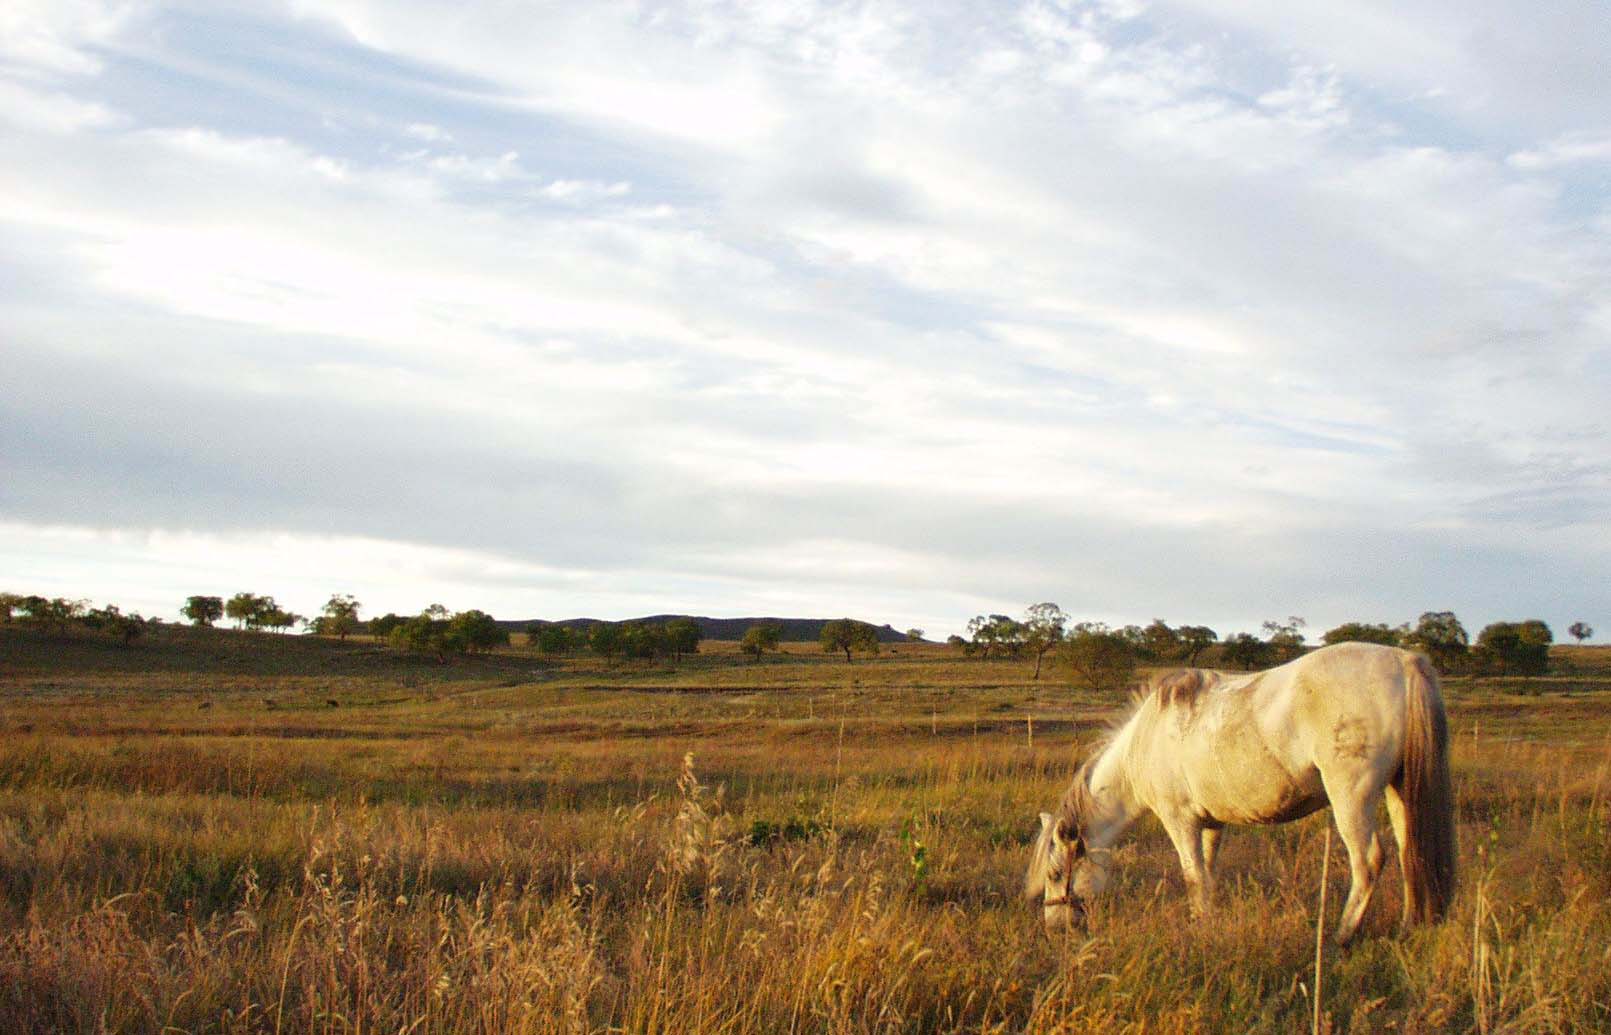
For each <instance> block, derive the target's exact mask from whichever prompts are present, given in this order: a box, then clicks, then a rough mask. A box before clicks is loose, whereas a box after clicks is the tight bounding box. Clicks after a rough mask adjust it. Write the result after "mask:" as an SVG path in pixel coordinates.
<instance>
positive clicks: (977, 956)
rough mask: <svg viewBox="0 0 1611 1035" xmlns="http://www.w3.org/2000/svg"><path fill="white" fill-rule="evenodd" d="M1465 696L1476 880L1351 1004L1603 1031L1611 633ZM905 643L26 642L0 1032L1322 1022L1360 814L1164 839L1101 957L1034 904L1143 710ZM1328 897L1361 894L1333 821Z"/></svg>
mask: <svg viewBox="0 0 1611 1035" xmlns="http://www.w3.org/2000/svg"><path fill="white" fill-rule="evenodd" d="M1555 659H1556V663H1557V667H1558V668H1560V669H1563V670H1564V671H1563V672H1562V674H1560V675H1557V676H1555V677H1551V678H1549V679H1544V680H1533V681H1515V682H1512V683H1502V682H1481V683H1469V682H1461V681H1449V682H1448V683H1447V684H1446V688H1445V689H1446V694H1447V696H1448V698H1449V700H1450V707H1451V721H1452V728H1453V731H1454V738H1453V740H1454V747H1453V760H1454V767H1455V780H1456V791H1457V796H1458V798H1459V836H1460V854H1461V865H1462V869H1461V888H1460V893H1459V896H1458V898H1457V901H1456V903H1455V907H1454V910H1453V914H1452V916H1451V917H1450V919H1449V920H1448V921H1447V922H1446V923H1444V924H1442V925H1440V926H1438V927H1435V928H1426V929H1419V930H1415V931H1412V932H1410V933H1409V934H1407V935H1401V934H1398V933H1396V932H1395V930H1394V920H1395V919H1396V916H1397V907H1398V901H1399V890H1398V887H1397V868H1396V863H1394V862H1390V863H1389V867H1388V870H1387V872H1386V874H1385V879H1384V881H1383V882H1382V883H1381V885H1380V886H1379V888H1378V891H1377V898H1376V901H1375V902H1374V904H1373V906H1372V909H1371V912H1370V914H1369V918H1368V920H1367V927H1366V934H1365V936H1364V937H1363V938H1362V939H1361V941H1360V942H1359V943H1357V944H1356V945H1355V946H1354V947H1352V948H1351V949H1349V950H1346V951H1343V952H1337V951H1334V950H1331V949H1329V948H1328V950H1327V955H1326V959H1325V970H1324V979H1323V991H1322V993H1321V1001H1320V1012H1321V1024H1322V1026H1324V1027H1327V1028H1329V1029H1330V1030H1333V1031H1350V1032H1385V1031H1394V1032H1441V1031H1456V1032H1480V1033H1484V1035H1487V1033H1491V1032H1494V1033H1496V1032H1568V1031H1572V1032H1576V1031H1607V1030H1611V904H1608V898H1611V825H1608V818H1611V651H1608V650H1604V649H1597V648H1557V652H1556V655H1555ZM1029 672H1030V665H1028V664H1026V663H1023V662H1015V661H1001V662H996V661H992V662H981V661H973V660H964V659H961V658H959V657H957V656H955V655H953V654H951V653H949V652H948V651H947V650H945V649H944V648H940V647H935V646H928V645H916V646H914V645H902V646H899V647H897V648H895V649H894V651H893V652H892V651H890V650H888V649H886V651H885V653H884V654H882V655H881V656H880V657H878V658H876V659H869V660H860V659H858V660H857V661H856V662H855V663H854V664H846V663H845V662H844V660H843V658H833V657H826V656H822V655H819V654H817V653H815V652H814V651H812V652H807V651H806V649H805V647H803V646H800V647H794V648H792V652H791V653H789V654H787V655H786V656H784V657H781V658H770V659H767V660H766V661H764V662H763V663H760V664H752V663H750V662H748V661H747V660H744V659H742V658H741V657H740V656H739V655H738V654H736V653H735V652H734V650H733V647H732V645H731V644H706V645H704V647H703V649H702V651H701V653H700V654H699V655H698V656H696V657H693V658H691V659H687V660H685V661H684V662H683V663H682V664H681V665H679V666H676V667H671V666H665V665H646V664H642V663H638V664H628V663H621V664H618V665H616V666H613V667H608V666H605V665H603V664H602V663H600V662H598V661H596V660H594V659H590V658H578V659H574V660H565V661H560V662H546V661H542V660H539V659H537V658H535V657H533V656H530V655H527V654H525V653H523V652H522V651H520V650H519V649H518V648H517V649H514V650H511V651H508V652H505V653H502V654H497V655H492V656H484V657H472V658H464V659H454V660H452V661H450V662H449V663H446V664H438V663H436V662H434V661H432V660H417V659H410V658H406V657H403V656H400V655H397V654H395V653H392V652H390V651H388V650H385V649H383V648H380V647H377V646H375V645H372V644H366V643H361V642H350V643H347V644H337V643H334V642H325V641H316V640H310V639H308V638H291V637H273V636H269V635H260V634H244V633H232V632H223V631H218V632H213V631H204V630H195V631H192V630H180V629H171V630H168V631H167V632H165V633H163V634H162V636H160V637H158V638H155V639H153V640H152V641H151V642H148V643H142V644H137V645H135V646H134V647H131V648H126V649H125V648H121V647H118V646H115V645H112V644H110V643H100V642H94V641H88V640H82V639H78V640H56V639H46V638H41V637H39V636H38V635H37V634H35V633H29V632H23V631H19V630H16V629H14V628H12V629H8V628H0V730H3V731H4V732H3V735H0V1031H4V1032H46V1031H70V1032H80V1031H81V1032H100V1031H105V1032H131V1033H132V1032H140V1033H159V1032H174V1031H183V1032H202V1031H206V1032H342V1033H349V1032H350V1033H354V1035H356V1033H361V1032H376V1033H388V1035H391V1033H399V1032H412V1033H421V1035H423V1033H432V1032H441V1033H465V1032H591V1031H612V1030H614V1031H630V1032H668V1033H672V1032H675V1033H691V1032H724V1033H741V1032H782V1031H814V1032H816V1031H820V1032H846V1033H849V1032H927V1031H1002V1032H1009V1031H1010V1032H1071V1033H1072V1032H1195V1031H1208V1032H1236V1033H1243V1032H1281V1033H1288V1032H1296V1031H1307V1030H1309V1029H1310V1025H1311V1020H1312V1014H1313V1010H1314V1004H1313V1000H1312V998H1311V997H1312V995H1313V988H1314V972H1313V965H1314V930H1315V912H1316V907H1317V904H1318V898H1319V894H1320V875H1321V871H1322V863H1323V859H1322V855H1323V850H1324V846H1325V845H1326V843H1327V839H1326V835H1325V830H1326V826H1325V824H1326V822H1327V820H1326V815H1325V814H1321V815H1320V816H1317V817H1313V818H1311V819H1309V820H1306V821H1303V822H1300V823H1296V824H1292V825H1289V826H1285V827H1278V828H1269V829H1260V830H1241V831H1232V832H1230V834H1229V836H1228V837H1227V839H1226V843H1225V848H1224V850H1223V852H1222V857H1221V862H1220V864H1219V869H1220V873H1221V881H1222V884H1221V889H1222V897H1221V903H1220V909H1219V912H1218V913H1217V914H1216V915H1215V917H1214V918H1213V919H1212V921H1211V922H1208V923H1204V924H1195V923H1193V922H1192V921H1191V920H1190V918H1189V916H1188V912H1187V909H1186V905H1185V902H1184V899H1183V895H1182V891H1181V886H1180V879H1179V873H1178V869H1177V867H1176V865H1175V863H1174V861H1173V853H1172V851H1171V850H1170V849H1169V847H1168V845H1167V842H1166V841H1165V839H1164V838H1163V835H1162V833H1161V832H1160V831H1159V829H1158V828H1157V826H1156V824H1154V823H1152V822H1151V821H1150V820H1149V821H1147V822H1144V823H1142V824H1140V825H1139V826H1138V828H1137V829H1136V831H1135V833H1134V834H1133V836H1132V837H1131V838H1129V840H1128V841H1127V842H1126V847H1124V848H1123V849H1122V850H1121V851H1120V852H1119V853H1118V862H1117V867H1116V869H1115V875H1114V883H1113V887H1112V889H1111V890H1110V892H1109V894H1108V895H1107V896H1106V897H1105V898H1104V899H1103V900H1101V901H1100V902H1099V903H1098V904H1097V905H1096V908H1095V909H1094V911H1093V915H1092V919H1091V926H1090V930H1089V932H1088V935H1087V936H1085V937H1075V938H1071V939H1064V940H1058V941H1055V942H1054V941H1051V940H1049V939H1047V938H1046V937H1045V935H1044V934H1042V932H1041V931H1040V929H1039V926H1038V922H1037V918H1036V911H1035V910H1032V909H1031V908H1029V907H1027V906H1026V905H1025V903H1024V902H1023V900H1022V898H1021V897H1020V894H1019V886H1020V883H1021V879H1022V873H1023V869H1024V865H1025V863H1026V861H1027V846H1028V843H1029V839H1030V836H1031V834H1032V833H1033V832H1034V829H1035V814H1036V812H1037V811H1038V810H1040V809H1042V808H1046V807H1049V806H1050V805H1051V803H1052V802H1054V801H1055V800H1056V798H1057V797H1058V795H1059V794H1060V792H1061V790H1062V787H1063V785H1064V783H1065V782H1066V781H1067V779H1068V776H1069V774H1070V772H1071V769H1072V765H1073V761H1074V759H1075V757H1076V755H1077V753H1078V750H1079V745H1080V744H1081V743H1088V742H1089V741H1090V740H1091V739H1092V737H1093V736H1094V735H1095V733H1096V731H1097V730H1099V729H1100V728H1101V726H1102V724H1103V723H1104V722H1105V721H1107V720H1109V719H1111V718H1112V717H1114V716H1116V715H1118V714H1120V713H1121V712H1122V709H1123V702H1122V701H1119V700H1116V699H1114V698H1112V697H1098V696H1094V695H1088V694H1082V693H1077V692H1075V691H1072V690H1070V689H1069V687H1068V685H1067V683H1066V680H1065V677H1064V675H1063V674H1062V673H1061V672H1059V671H1056V670H1053V671H1051V672H1049V673H1048V674H1047V675H1046V676H1045V677H1044V678H1043V679H1042V680H1041V681H1040V682H1039V683H1032V682H1030V681H1029V678H1028V677H1029ZM1329 874H1330V887H1329V890H1328V906H1327V909H1328V912H1329V913H1330V914H1331V919H1332V920H1334V919H1335V914H1336V909H1337V907H1338V905H1339V904H1340V902H1341V900H1342V897H1343V894H1344V893H1345V892H1346V866H1345V865H1344V863H1343V856H1342V852H1341V849H1340V846H1337V845H1336V844H1335V841H1334V839H1333V857H1332V859H1331V862H1330V865H1329Z"/></svg>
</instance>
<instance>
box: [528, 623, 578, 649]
mask: <svg viewBox="0 0 1611 1035" xmlns="http://www.w3.org/2000/svg"><path fill="white" fill-rule="evenodd" d="M526 635H527V636H528V637H529V638H530V640H531V643H532V644H533V645H534V646H535V647H536V648H537V653H538V654H545V655H548V656H549V657H553V656H554V655H557V654H569V653H570V652H571V651H573V650H575V649H576V645H577V642H578V640H577V638H576V637H575V636H573V635H572V634H571V629H570V627H569V626H565V625H556V624H554V623H553V622H542V623H539V624H536V625H532V626H528V627H527V629H526Z"/></svg>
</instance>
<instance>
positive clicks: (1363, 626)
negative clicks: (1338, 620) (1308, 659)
mask: <svg viewBox="0 0 1611 1035" xmlns="http://www.w3.org/2000/svg"><path fill="white" fill-rule="evenodd" d="M1406 632H1408V630H1407V629H1404V628H1399V629H1395V628H1393V627H1392V626H1391V625H1385V624H1382V623H1380V622H1378V623H1376V624H1370V623H1366V622H1344V623H1343V624H1341V625H1339V626H1337V628H1335V629H1328V630H1326V632H1325V633H1324V634H1322V635H1321V637H1320V642H1321V643H1324V644H1326V645H1327V646H1330V645H1331V644H1333V643H1380V644H1382V645H1383V646H1385V647H1397V646H1398V645H1399V641H1400V640H1401V639H1402V638H1403V637H1404V634H1405V633H1406Z"/></svg>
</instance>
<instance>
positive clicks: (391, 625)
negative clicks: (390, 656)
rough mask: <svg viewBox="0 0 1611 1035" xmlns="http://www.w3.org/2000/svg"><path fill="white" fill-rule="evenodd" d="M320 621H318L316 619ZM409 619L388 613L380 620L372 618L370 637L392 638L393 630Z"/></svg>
mask: <svg viewBox="0 0 1611 1035" xmlns="http://www.w3.org/2000/svg"><path fill="white" fill-rule="evenodd" d="M314 621H318V619H314ZM407 621H408V619H407V618H404V617H403V616H402V615H400V614H396V613H394V612H391V611H388V612H386V613H385V614H383V615H381V616H380V617H379V618H371V619H370V620H369V623H368V629H369V635H371V636H374V637H376V638H377V639H382V640H384V639H386V638H387V637H389V636H391V634H392V630H394V629H396V628H398V627H399V626H401V625H403V624H404V623H405V622H407Z"/></svg>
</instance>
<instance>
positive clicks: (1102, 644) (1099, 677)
mask: <svg viewBox="0 0 1611 1035" xmlns="http://www.w3.org/2000/svg"><path fill="white" fill-rule="evenodd" d="M1057 658H1058V660H1059V661H1061V662H1063V663H1064V664H1066V665H1067V666H1068V667H1069V671H1070V673H1071V674H1072V676H1073V681H1074V683H1075V685H1076V686H1082V687H1084V688H1086V689H1088V690H1098V691H1101V690H1122V689H1123V688H1125V687H1126V686H1128V685H1129V684H1130V681H1131V679H1133V678H1134V676H1135V670H1136V653H1135V647H1134V646H1133V645H1132V644H1131V643H1130V641H1129V640H1128V639H1126V638H1125V637H1123V636H1121V635H1120V634H1119V633H1117V632H1114V631H1113V630H1112V629H1109V628H1108V627H1107V626H1106V625H1104V624H1103V623H1101V622H1081V623H1080V624H1078V625H1076V626H1074V628H1072V629H1070V630H1069V631H1068V633H1067V635H1065V636H1064V638H1063V640H1062V642H1061V644H1060V645H1059V646H1058V648H1057Z"/></svg>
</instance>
